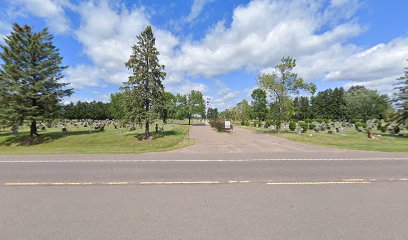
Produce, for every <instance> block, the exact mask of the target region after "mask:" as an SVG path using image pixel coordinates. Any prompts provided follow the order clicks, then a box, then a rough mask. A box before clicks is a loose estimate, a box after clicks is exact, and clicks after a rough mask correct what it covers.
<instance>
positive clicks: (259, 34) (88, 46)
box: [0, 0, 408, 109]
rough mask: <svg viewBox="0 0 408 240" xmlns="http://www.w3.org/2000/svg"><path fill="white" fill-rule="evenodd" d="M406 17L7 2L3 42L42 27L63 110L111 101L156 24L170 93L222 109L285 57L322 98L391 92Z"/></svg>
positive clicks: (284, 7)
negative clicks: (13, 31) (57, 62)
mask: <svg viewBox="0 0 408 240" xmlns="http://www.w3.org/2000/svg"><path fill="white" fill-rule="evenodd" d="M406 9H408V1H405V0H390V1H383V0H370V1H358V0H331V1H330V0H326V1H325V0H316V1H309V0H308V1H306V0H286V1H278V0H253V1H248V0H246V1H243V0H239V1H238V0H178V1H168V0H158V1H153V0H138V1H130V0H127V1H103V0H101V1H82V0H4V1H0V10H1V11H0V37H1V38H3V37H4V36H5V35H7V34H8V33H9V32H10V28H11V25H12V23H13V22H17V23H19V24H29V25H33V26H34V27H35V29H36V30H40V29H42V28H44V27H48V28H49V29H50V31H51V32H52V33H53V34H54V35H55V45H56V46H57V47H58V48H59V49H60V52H61V54H62V56H63V57H64V64H66V65H69V66H70V67H69V69H67V70H66V72H65V79H64V81H66V82H70V83H71V86H72V87H73V88H74V89H75V94H74V95H73V96H72V97H70V98H69V99H66V101H77V100H94V99H95V100H102V101H107V100H108V99H109V95H110V93H112V92H115V91H118V89H119V87H120V85H121V82H123V81H126V78H127V76H128V75H129V73H128V72H127V70H126V69H125V67H124V62H125V61H126V60H127V59H128V57H129V55H130V49H131V45H132V44H133V43H134V42H135V39H136V35H137V34H139V33H140V32H141V31H142V30H143V29H144V28H145V27H146V26H147V25H152V26H153V30H154V33H155V36H156V40H157V47H158V49H159V51H160V53H161V55H160V61H161V63H162V64H164V65H165V66H166V72H167V74H168V77H167V78H166V80H165V82H164V83H165V87H166V89H167V90H168V91H171V92H173V93H176V92H181V93H186V92H188V91H190V90H192V89H196V90H200V91H203V92H204V94H205V96H207V97H210V98H211V99H212V101H211V104H212V106H214V107H218V108H220V109H225V108H226V107H230V106H232V105H234V104H236V103H237V102H238V101H240V100H242V99H243V98H247V99H249V95H250V93H251V91H252V90H253V89H254V88H255V87H256V77H257V75H258V74H259V73H264V72H270V71H272V70H273V67H274V66H275V65H276V64H277V63H278V62H279V60H280V59H281V58H282V57H283V56H292V57H295V58H296V59H297V61H298V66H297V68H296V72H297V73H299V75H300V76H301V77H303V78H304V79H305V80H306V81H308V82H314V83H315V84H316V85H317V86H318V90H324V89H326V88H330V87H340V86H341V87H346V88H348V87H350V86H351V85H357V84H361V85H365V86H367V87H370V88H374V89H377V90H379V91H380V92H381V93H391V92H392V89H393V86H392V84H393V83H394V81H395V79H396V78H397V77H398V76H400V75H401V74H402V72H403V68H404V66H407V65H408V62H406V59H408V28H407V19H406ZM0 44H2V42H1V41H0Z"/></svg>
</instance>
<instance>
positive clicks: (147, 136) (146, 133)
mask: <svg viewBox="0 0 408 240" xmlns="http://www.w3.org/2000/svg"><path fill="white" fill-rule="evenodd" d="M148 114H149V99H147V98H146V115H148ZM145 126H146V129H145V137H146V139H149V137H150V132H149V131H150V125H149V119H148V118H146V125H145Z"/></svg>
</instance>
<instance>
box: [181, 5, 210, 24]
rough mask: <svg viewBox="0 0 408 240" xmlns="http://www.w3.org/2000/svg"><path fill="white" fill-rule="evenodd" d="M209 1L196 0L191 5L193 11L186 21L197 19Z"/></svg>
mask: <svg viewBox="0 0 408 240" xmlns="http://www.w3.org/2000/svg"><path fill="white" fill-rule="evenodd" d="M208 2H209V0H194V2H193V5H192V6H191V11H190V13H189V14H188V16H187V17H186V21H187V22H189V23H191V22H193V21H195V20H196V19H197V18H198V17H199V16H200V14H201V12H202V10H203V8H204V6H205V5H206V4H207V3H208Z"/></svg>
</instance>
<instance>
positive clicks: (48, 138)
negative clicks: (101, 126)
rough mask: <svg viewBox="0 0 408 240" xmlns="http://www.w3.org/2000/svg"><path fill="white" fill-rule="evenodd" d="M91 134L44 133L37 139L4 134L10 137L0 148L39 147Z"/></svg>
mask: <svg viewBox="0 0 408 240" xmlns="http://www.w3.org/2000/svg"><path fill="white" fill-rule="evenodd" d="M95 133H102V132H101V131H93V132H92V134H95ZM84 134H90V132H89V131H73V132H66V133H64V132H50V133H42V134H39V135H38V136H36V137H33V136H30V135H29V134H27V133H20V134H18V135H13V134H12V133H6V134H2V136H9V137H7V138H6V139H5V140H4V141H1V142H0V146H10V145H16V146H32V145H39V144H43V143H50V142H52V141H54V140H57V139H60V138H64V137H68V136H76V135H84Z"/></svg>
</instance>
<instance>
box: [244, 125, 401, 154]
mask: <svg viewBox="0 0 408 240" xmlns="http://www.w3.org/2000/svg"><path fill="white" fill-rule="evenodd" d="M236 126H238V127H242V128H246V129H251V130H254V131H259V132H263V133H267V134H273V135H275V136H278V137H283V138H286V139H289V140H293V141H296V142H301V143H307V144H314V145H321V146H328V147H335V148H343V149H356V150H368V151H382V152H408V132H407V131H405V132H401V134H403V135H404V136H398V135H389V134H383V133H381V132H380V131H376V130H374V131H373V133H374V134H375V135H374V136H375V139H370V138H368V137H367V134H366V133H365V132H362V133H361V132H357V131H356V130H355V129H354V128H346V129H345V130H344V131H342V132H340V133H334V134H328V133H327V131H323V132H318V133H312V132H311V131H310V130H308V132H307V133H302V134H298V133H297V132H290V131H288V132H279V133H277V132H276V131H273V130H268V129H262V128H259V129H257V128H255V127H246V126H241V125H238V124H236ZM310 134H312V136H310ZM377 135H379V136H377Z"/></svg>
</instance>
